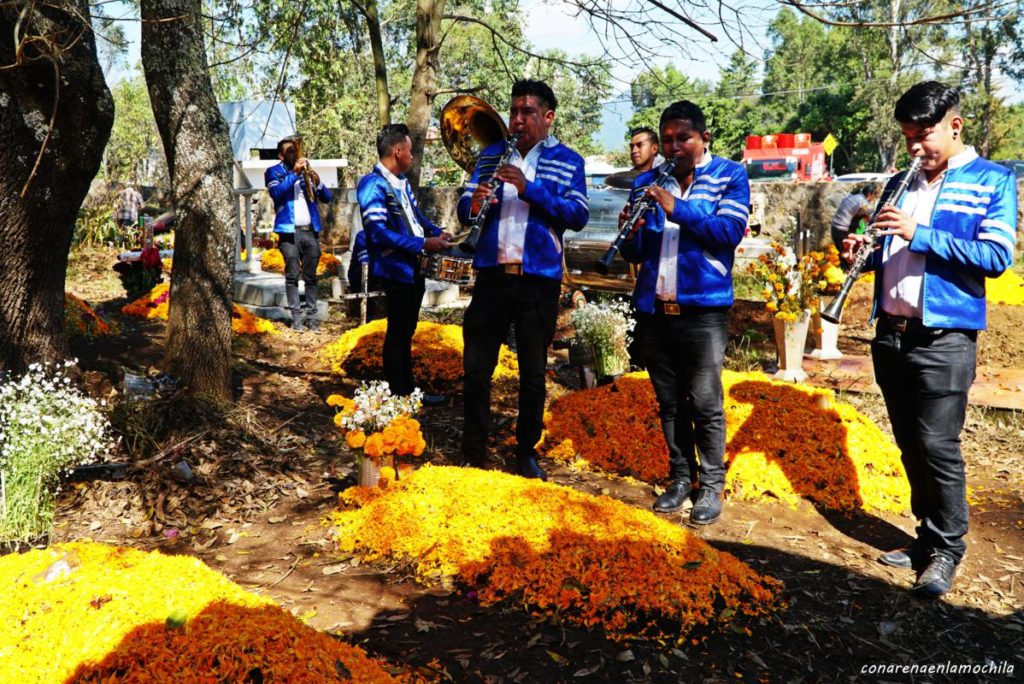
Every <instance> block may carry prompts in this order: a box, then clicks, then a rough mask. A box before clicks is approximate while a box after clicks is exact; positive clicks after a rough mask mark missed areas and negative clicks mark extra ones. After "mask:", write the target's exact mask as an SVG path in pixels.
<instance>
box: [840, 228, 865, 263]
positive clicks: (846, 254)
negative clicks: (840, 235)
mask: <svg viewBox="0 0 1024 684" xmlns="http://www.w3.org/2000/svg"><path fill="white" fill-rule="evenodd" d="M867 239H868V237H867V235H860V234H857V233H850V234H849V235H847V236H846V239H845V240H843V259H844V260H845V261H846V262H847V263H853V260H854V259H855V258H856V257H857V252H859V251H860V249H861V245H862V244H864V242H866V241H867Z"/></svg>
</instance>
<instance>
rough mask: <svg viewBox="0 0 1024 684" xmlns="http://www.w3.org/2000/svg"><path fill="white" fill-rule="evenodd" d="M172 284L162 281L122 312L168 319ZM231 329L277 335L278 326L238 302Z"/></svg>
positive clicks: (233, 308) (234, 307)
mask: <svg viewBox="0 0 1024 684" xmlns="http://www.w3.org/2000/svg"><path fill="white" fill-rule="evenodd" d="M170 302H171V286H170V284H169V283H160V284H159V285H157V286H156V287H154V288H153V289H152V290H150V291H149V292H147V293H146V294H144V295H142V296H141V297H139V298H138V299H136V300H135V301H133V302H129V303H128V304H125V305H124V306H123V307H121V313H123V314H124V315H126V316H135V317H137V318H147V319H160V320H164V321H166V320H167V311H168V307H169V306H170ZM231 330H233V331H234V332H236V333H239V334H241V335H267V334H269V335H276V334H277V328H275V327H274V324H273V323H271V322H270V321H268V320H267V319H265V318H260V317H258V316H253V315H252V314H251V313H249V312H248V311H246V310H245V309H243V308H242V307H240V306H239V305H238V304H232V305H231Z"/></svg>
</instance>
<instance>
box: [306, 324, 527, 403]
mask: <svg viewBox="0 0 1024 684" xmlns="http://www.w3.org/2000/svg"><path fill="white" fill-rule="evenodd" d="M387 325H388V324H387V320H385V319H379V320H376V321H371V322H369V323H367V324H366V325H361V326H359V327H358V328H353V329H352V330H349V331H347V332H345V333H344V334H342V335H341V336H340V337H339V338H338V339H337V340H335V341H334V342H331V343H330V344H328V345H327V346H326V347H325V348H324V351H323V357H324V360H325V361H327V362H328V363H329V364H330V365H331V370H332V371H334V372H335V373H337V374H339V375H348V376H351V377H357V378H364V377H370V376H381V375H382V374H383V371H384V369H383V350H384V334H385V333H386V332H387ZM462 352H463V345H462V327H461V326H458V325H445V324H441V323H431V322H429V321H420V322H419V325H418V326H417V327H416V334H415V335H414V336H413V338H412V363H413V374H414V376H415V377H416V382H417V383H418V384H421V385H422V386H423V389H424V390H426V391H427V392H438V393H450V392H451V391H452V387H453V386H454V387H461V386H462ZM518 377H519V363H518V361H517V360H516V355H515V354H513V353H512V352H511V351H510V350H509V349H508V347H506V346H505V345H502V346H501V351H500V352H499V353H498V365H497V367H496V368H495V369H494V379H495V380H510V379H516V378H518Z"/></svg>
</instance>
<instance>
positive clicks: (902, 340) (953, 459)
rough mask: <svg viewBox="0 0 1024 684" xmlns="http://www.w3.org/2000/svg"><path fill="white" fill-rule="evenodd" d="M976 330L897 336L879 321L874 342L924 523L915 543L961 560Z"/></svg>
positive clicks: (917, 330) (911, 330) (919, 329)
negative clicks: (965, 433) (964, 435)
mask: <svg viewBox="0 0 1024 684" xmlns="http://www.w3.org/2000/svg"><path fill="white" fill-rule="evenodd" d="M977 336H978V334H977V331H974V330H938V329H935V328H925V327H923V326H922V325H920V322H919V321H918V322H917V324H916V325H913V324H912V325H910V326H909V327H908V329H907V330H906V331H905V332H902V333H900V332H895V331H894V330H893V329H892V326H891V324H890V322H889V321H888V319H886V318H885V317H884V316H883V317H881V318H879V321H878V327H877V329H876V331H875V339H874V340H873V341H872V343H871V357H872V359H873V361H874V367H875V379H876V381H877V382H878V386H879V387H881V389H882V396H883V397H885V406H886V409H888V411H889V420H890V421H891V422H892V432H893V435H894V436H895V437H896V445H897V446H899V448H900V453H901V457H902V459H903V467H904V469H905V470H906V471H907V479H908V480H909V482H910V508H911V511H912V512H913V514H914V517H916V518H917V519H918V520H920V524H919V525H918V528H917V541H916V542H915V544H916V545H918V546H920V547H922V548H924V549H936V550H938V551H940V552H942V553H943V554H944V555H948V556H949V557H950V558H952V559H953V561H954V562H957V563H959V562H960V560H961V559H962V558H963V556H964V551H966V549H967V545H966V544H965V542H964V539H963V538H964V535H966V534H967V479H966V477H965V475H964V459H963V456H962V455H961V453H960V431H961V430H962V429H963V426H964V418H965V416H966V413H967V390H969V389H970V387H971V384H972V383H973V382H974V375H975V362H976V350H977Z"/></svg>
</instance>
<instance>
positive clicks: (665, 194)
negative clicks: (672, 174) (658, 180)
mask: <svg viewBox="0 0 1024 684" xmlns="http://www.w3.org/2000/svg"><path fill="white" fill-rule="evenodd" d="M644 194H645V195H647V196H648V197H650V198H651V199H653V200H654V201H655V202H657V203H658V204H659V205H661V208H662V210H664V212H665V214H666V215H671V214H672V211H673V210H674V209H675V208H676V198H675V197H673V195H672V193H671V192H669V191H668V190H666V189H665V188H660V187H658V186H657V185H650V186H648V188H647V189H646V190H644Z"/></svg>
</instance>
